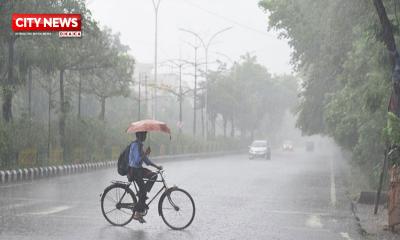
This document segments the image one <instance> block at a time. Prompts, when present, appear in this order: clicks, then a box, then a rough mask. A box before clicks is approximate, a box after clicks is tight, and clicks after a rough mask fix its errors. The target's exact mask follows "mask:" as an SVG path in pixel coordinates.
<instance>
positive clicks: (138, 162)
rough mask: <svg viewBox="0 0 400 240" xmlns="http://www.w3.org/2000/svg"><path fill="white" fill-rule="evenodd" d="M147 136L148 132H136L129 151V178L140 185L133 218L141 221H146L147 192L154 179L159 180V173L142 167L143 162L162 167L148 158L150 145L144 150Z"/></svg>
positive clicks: (158, 167)
mask: <svg viewBox="0 0 400 240" xmlns="http://www.w3.org/2000/svg"><path fill="white" fill-rule="evenodd" d="M146 136H147V132H136V141H134V142H133V143H132V144H131V146H130V151H129V171H128V179H129V181H133V180H134V181H136V183H137V185H138V187H139V193H138V195H139V201H138V204H137V205H136V207H135V215H134V216H133V218H134V219H135V220H137V221H139V222H140V223H145V222H146V221H145V220H144V219H143V214H144V211H145V210H146V208H147V205H146V199H147V192H150V190H151V188H152V187H153V184H154V181H155V180H157V173H155V172H152V171H150V170H149V169H147V168H144V167H142V164H143V162H144V163H145V164H146V165H150V166H153V167H155V168H157V169H158V170H161V169H162V166H160V165H156V164H154V163H153V162H152V161H150V159H149V158H148V156H149V154H150V152H151V150H150V147H148V148H147V149H146V151H145V152H144V151H143V142H144V141H145V140H146ZM144 178H146V179H148V180H147V182H146V183H144V181H143V179H144Z"/></svg>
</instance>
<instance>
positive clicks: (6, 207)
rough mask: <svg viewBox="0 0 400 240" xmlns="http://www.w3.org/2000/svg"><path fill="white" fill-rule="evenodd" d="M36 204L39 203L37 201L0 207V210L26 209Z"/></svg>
mask: <svg viewBox="0 0 400 240" xmlns="http://www.w3.org/2000/svg"><path fill="white" fill-rule="evenodd" d="M38 203H39V202H38V201H34V202H25V203H15V204H10V205H5V206H1V207H0V209H15V208H19V207H28V206H32V205H35V204H38Z"/></svg>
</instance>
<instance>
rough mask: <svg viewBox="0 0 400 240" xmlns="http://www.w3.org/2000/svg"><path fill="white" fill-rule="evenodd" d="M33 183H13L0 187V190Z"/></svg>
mask: <svg viewBox="0 0 400 240" xmlns="http://www.w3.org/2000/svg"><path fill="white" fill-rule="evenodd" d="M32 184H33V182H26V183H14V184H7V185H5V186H0V188H12V187H19V186H25V185H32Z"/></svg>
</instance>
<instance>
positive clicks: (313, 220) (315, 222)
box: [306, 215, 323, 228]
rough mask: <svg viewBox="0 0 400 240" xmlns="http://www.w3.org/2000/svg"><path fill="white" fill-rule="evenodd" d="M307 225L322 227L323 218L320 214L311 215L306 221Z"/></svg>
mask: <svg viewBox="0 0 400 240" xmlns="http://www.w3.org/2000/svg"><path fill="white" fill-rule="evenodd" d="M306 226H308V227H311V228H322V227H323V225H322V222H321V218H320V217H319V216H318V215H311V216H310V217H309V218H308V219H307V221H306Z"/></svg>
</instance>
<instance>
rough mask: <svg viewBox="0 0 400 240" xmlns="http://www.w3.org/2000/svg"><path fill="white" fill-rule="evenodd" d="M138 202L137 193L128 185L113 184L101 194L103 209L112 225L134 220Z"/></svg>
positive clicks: (122, 224) (124, 223) (120, 224)
mask: <svg viewBox="0 0 400 240" xmlns="http://www.w3.org/2000/svg"><path fill="white" fill-rule="evenodd" d="M136 203H137V201H136V197H135V194H134V193H133V191H132V190H131V189H130V188H129V187H128V186H125V185H123V184H113V185H111V186H109V187H107V188H106V189H105V190H104V193H103V195H102V196H101V211H102V213H103V216H104V218H105V219H106V220H107V221H108V222H109V223H111V224H112V225H115V226H124V225H126V224H128V223H129V222H130V221H132V219H133V214H134V212H133V208H134V207H135V205H136Z"/></svg>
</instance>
